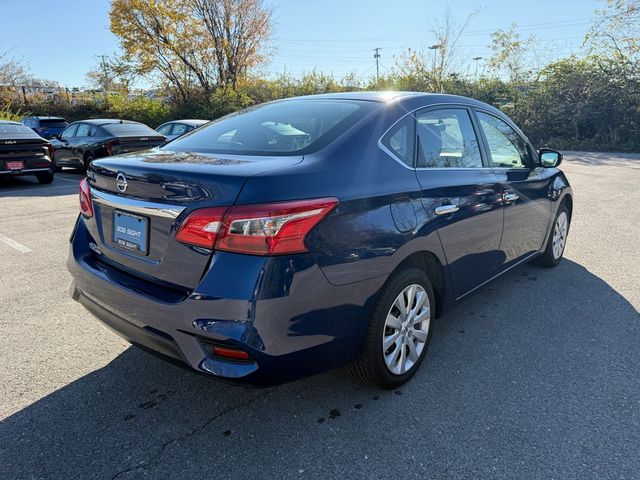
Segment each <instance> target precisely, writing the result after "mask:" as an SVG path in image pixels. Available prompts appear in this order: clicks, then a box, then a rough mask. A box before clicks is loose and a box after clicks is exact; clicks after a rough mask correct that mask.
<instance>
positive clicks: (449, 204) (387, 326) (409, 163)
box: [68, 92, 573, 388]
mask: <svg viewBox="0 0 640 480" xmlns="http://www.w3.org/2000/svg"><path fill="white" fill-rule="evenodd" d="M561 160H562V155H561V154H560V153H558V152H556V151H553V150H544V149H543V150H541V151H540V152H536V151H535V150H534V149H533V147H532V146H531V144H530V143H529V142H528V140H527V139H526V138H525V136H524V135H523V134H522V132H520V130H519V129H518V128H517V127H516V126H515V125H514V124H513V123H512V122H511V121H510V120H509V119H508V118H507V117H506V116H505V115H504V114H502V113H501V112H500V111H498V110H496V109H495V108H492V107H490V106H488V105H485V104H484V103H481V102H478V101H475V100H471V99H468V98H463V97H456V96H449V95H437V94H421V93H399V92H394V93H345V94H333V95H317V96H311V97H302V98H294V99H289V100H282V101H277V102H272V103H268V104H264V105H259V106H257V107H253V108H250V109H248V110H244V111H242V112H239V113H236V114H233V115H229V116H227V117H225V118H223V119H221V120H218V121H215V122H212V123H211V124H210V125H208V126H206V127H203V128H200V129H198V130H195V131H193V132H191V133H188V134H186V135H185V136H183V137H181V138H179V139H177V140H175V141H173V142H171V143H170V144H169V145H166V146H164V147H160V148H156V149H154V150H151V151H148V152H145V153H138V154H129V155H124V156H118V157H116V158H104V159H100V160H96V161H94V162H93V163H92V165H91V166H90V167H89V170H88V174H87V179H86V180H84V181H83V182H82V184H81V188H80V208H81V214H80V216H79V218H78V221H77V224H76V227H75V230H74V232H73V235H72V239H71V251H70V256H69V261H68V268H69V270H70V271H71V273H72V275H73V286H72V292H73V297H74V298H75V299H76V300H78V301H79V302H80V303H82V304H83V305H84V306H85V307H86V308H87V309H88V310H89V311H90V312H92V313H93V314H95V315H96V316H97V317H98V318H99V319H100V320H102V321H103V322H104V323H106V324H107V325H108V326H110V327H111V328H113V329H114V330H115V331H116V332H117V333H119V334H120V335H122V336H123V337H124V338H126V339H127V340H129V341H130V342H132V343H134V344H136V345H139V346H141V347H143V348H145V349H147V350H149V351H151V352H155V353H158V354H160V355H161V356H163V357H165V358H168V359H174V360H176V361H178V362H179V363H181V364H183V365H187V366H189V367H191V368H192V369H194V370H196V371H198V372H201V373H204V374H208V375H210V376H212V377H216V378H220V379H227V380H234V381H240V382H245V383H250V384H256V385H267V384H276V383H279V382H283V381H287V380H291V379H294V378H299V377H303V376H306V375H310V374H313V373H317V372H320V371H323V370H327V369H330V368H333V367H337V366H340V365H345V364H350V365H351V367H350V368H351V370H352V372H353V373H354V374H355V375H356V376H358V377H361V378H363V379H365V380H369V381H372V382H375V383H376V384H377V385H379V386H381V387H383V388H393V387H396V386H398V385H401V384H402V383H404V382H406V381H407V380H408V379H409V378H411V376H412V375H413V374H414V373H415V371H416V370H417V368H418V367H419V365H420V363H421V362H422V360H423V358H424V356H425V354H426V351H427V346H428V344H429V340H430V337H431V331H432V328H431V327H432V321H433V319H434V317H437V316H439V315H441V314H442V312H444V311H445V310H447V309H448V308H449V307H451V306H452V305H453V304H454V303H455V302H456V301H457V300H460V299H461V298H463V297H465V296H466V295H468V294H469V293H470V292H472V291H474V290H476V289H477V288H479V287H481V286H482V285H483V284H485V283H486V282H488V281H489V280H491V279H493V278H495V277H496V276H498V275H500V274H501V273H504V272H505V271H507V270H509V269H510V268H512V267H514V266H516V265H518V264H520V263H523V262H527V261H530V260H533V259H535V260H537V261H538V262H539V263H540V264H542V265H545V266H553V265H556V264H557V263H558V262H559V261H560V260H561V258H562V255H563V251H564V245H565V242H566V238H567V233H568V230H569V222H570V220H571V213H572V210H573V201H572V193H571V189H570V187H569V183H568V182H567V179H566V177H565V176H564V174H563V173H562V172H561V171H560V170H558V169H557V166H558V165H559V163H560V161H561Z"/></svg>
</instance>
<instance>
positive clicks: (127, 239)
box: [113, 210, 149, 255]
mask: <svg viewBox="0 0 640 480" xmlns="http://www.w3.org/2000/svg"><path fill="white" fill-rule="evenodd" d="M113 243H115V244H116V245H117V246H118V247H120V248H122V249H123V250H127V251H129V252H133V253H137V254H138V255H147V254H148V253H149V219H148V218H146V217H140V216H138V215H133V214H131V213H127V212H121V211H119V210H115V211H114V212H113Z"/></svg>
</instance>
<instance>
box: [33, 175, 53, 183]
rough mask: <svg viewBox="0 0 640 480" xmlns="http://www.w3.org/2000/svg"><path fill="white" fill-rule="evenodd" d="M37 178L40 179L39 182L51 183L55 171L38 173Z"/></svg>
mask: <svg viewBox="0 0 640 480" xmlns="http://www.w3.org/2000/svg"><path fill="white" fill-rule="evenodd" d="M36 178H37V179H38V182H40V183H42V184H48V183H51V182H53V172H46V173H38V174H36Z"/></svg>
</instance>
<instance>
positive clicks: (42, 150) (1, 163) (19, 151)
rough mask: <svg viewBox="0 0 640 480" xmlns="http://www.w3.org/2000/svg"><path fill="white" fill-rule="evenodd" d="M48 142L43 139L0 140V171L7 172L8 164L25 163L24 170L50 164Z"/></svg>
mask: <svg viewBox="0 0 640 480" xmlns="http://www.w3.org/2000/svg"><path fill="white" fill-rule="evenodd" d="M46 144H47V142H46V141H45V140H43V139H42V138H22V139H15V140H9V139H0V169H2V170H5V169H7V168H6V162H15V161H18V162H24V168H25V169H28V168H39V167H41V166H42V164H43V162H45V163H48V162H49V161H50V160H49V151H48V150H47V147H46Z"/></svg>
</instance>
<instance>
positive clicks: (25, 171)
mask: <svg viewBox="0 0 640 480" xmlns="http://www.w3.org/2000/svg"><path fill="white" fill-rule="evenodd" d="M50 172H51V167H43V168H25V169H23V170H0V176H3V177H16V176H18V177H19V176H21V175H37V174H39V173H50Z"/></svg>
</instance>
